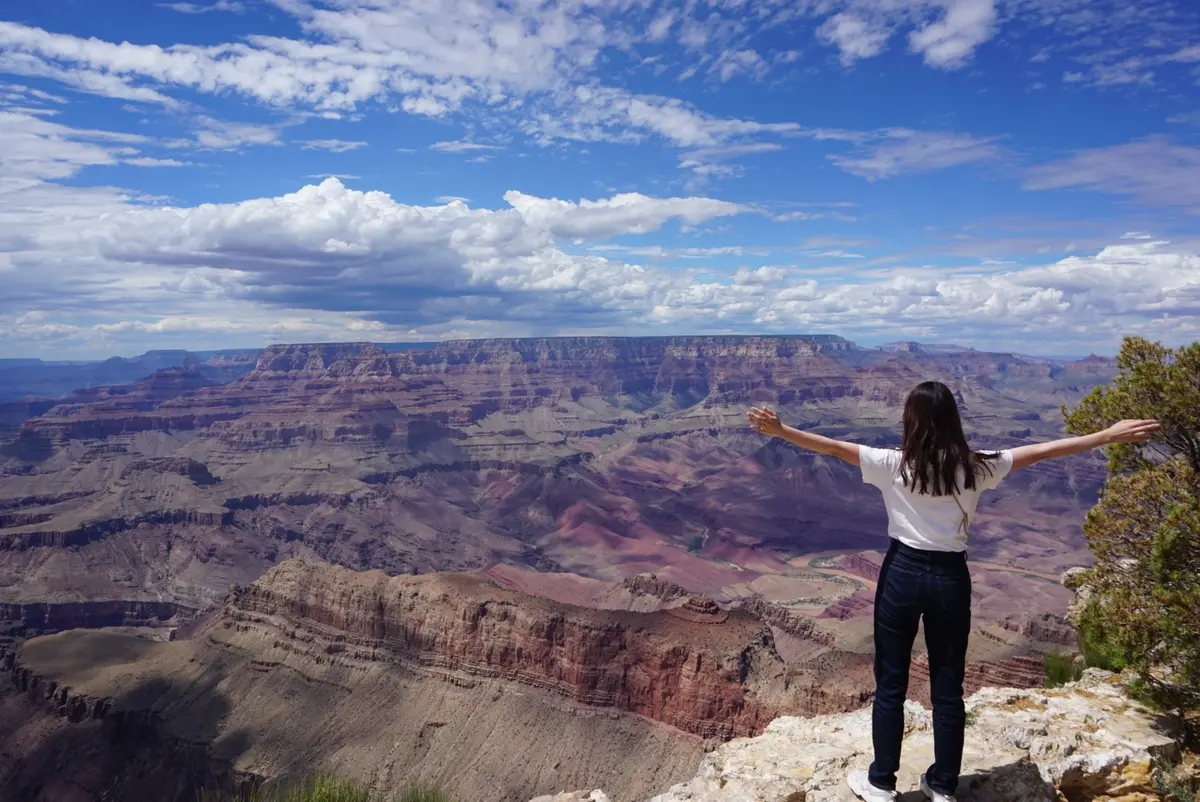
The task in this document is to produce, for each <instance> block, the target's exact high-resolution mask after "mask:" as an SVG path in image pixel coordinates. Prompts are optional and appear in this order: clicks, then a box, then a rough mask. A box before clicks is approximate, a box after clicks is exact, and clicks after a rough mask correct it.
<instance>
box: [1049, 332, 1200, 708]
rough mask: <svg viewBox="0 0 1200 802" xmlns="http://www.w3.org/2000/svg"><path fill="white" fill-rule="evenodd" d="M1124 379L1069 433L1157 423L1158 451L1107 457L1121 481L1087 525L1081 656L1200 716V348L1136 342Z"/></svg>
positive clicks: (1096, 395) (1144, 447)
mask: <svg viewBox="0 0 1200 802" xmlns="http://www.w3.org/2000/svg"><path fill="white" fill-rule="evenodd" d="M1117 362H1118V366H1119V368H1120V373H1119V375H1118V376H1117V377H1116V378H1115V379H1114V380H1113V381H1112V383H1111V384H1110V385H1109V386H1107V387H1098V388H1096V390H1094V391H1093V392H1092V393H1090V394H1089V395H1088V396H1087V397H1085V398H1084V399H1083V400H1082V401H1080V403H1079V404H1078V406H1076V407H1075V409H1074V410H1072V411H1070V412H1069V414H1067V418H1066V420H1067V425H1068V428H1069V429H1070V431H1072V432H1074V433H1078V434H1082V433H1085V432H1091V431H1096V430H1097V429H1100V428H1103V427H1106V426H1108V425H1110V424H1112V423H1114V422H1115V421H1117V420H1121V419H1125V418H1138V419H1146V418H1156V419H1158V420H1159V421H1160V422H1161V423H1162V430H1161V432H1160V433H1159V434H1158V435H1156V436H1155V437H1154V438H1153V439H1152V440H1151V441H1150V442H1148V443H1145V444H1138V445H1133V444H1130V445H1117V446H1111V447H1109V449H1108V457H1109V467H1110V469H1111V471H1112V473H1111V475H1110V477H1109V479H1108V481H1107V483H1106V484H1105V488H1104V493H1103V496H1102V497H1101V499H1100V502H1099V503H1098V504H1097V505H1096V506H1095V507H1094V508H1093V509H1092V510H1091V511H1090V512H1089V513H1088V517H1087V521H1086V523H1085V524H1084V534H1085V535H1086V537H1087V540H1088V544H1089V545H1090V547H1091V549H1092V552H1093V554H1094V555H1095V565H1094V566H1093V568H1091V569H1090V570H1089V571H1088V572H1087V573H1086V574H1085V575H1084V577H1083V580H1082V587H1083V589H1084V597H1083V602H1084V603H1083V606H1082V610H1081V613H1080V614H1079V616H1078V619H1079V620H1078V624H1079V631H1080V648H1081V651H1082V652H1083V655H1084V659H1085V662H1086V663H1087V664H1088V665H1089V666H1097V667H1108V668H1114V669H1129V670H1131V671H1132V672H1134V673H1135V674H1136V676H1137V678H1138V681H1139V685H1140V687H1141V688H1142V689H1144V691H1145V695H1146V696H1147V697H1148V698H1149V699H1151V700H1153V701H1155V702H1157V703H1158V704H1160V705H1163V706H1165V707H1169V708H1178V707H1192V708H1194V707H1196V706H1198V705H1200V343H1193V344H1191V345H1189V346H1185V347H1182V348H1177V349H1171V348H1166V347H1164V346H1162V345H1160V344H1158V343H1152V342H1149V341H1148V340H1145V339H1142V338H1140V337H1129V338H1126V340H1125V342H1124V344H1123V345H1122V347H1121V352H1120V354H1119V356H1118V357H1117Z"/></svg>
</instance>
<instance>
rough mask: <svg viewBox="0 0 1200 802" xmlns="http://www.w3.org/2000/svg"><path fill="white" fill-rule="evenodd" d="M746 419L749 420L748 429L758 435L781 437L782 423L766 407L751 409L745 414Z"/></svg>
mask: <svg viewBox="0 0 1200 802" xmlns="http://www.w3.org/2000/svg"><path fill="white" fill-rule="evenodd" d="M746 417H747V418H749V419H750V427H751V428H752V429H754V431H756V432H759V433H760V434H765V435H767V436H768V437H780V436H782V435H783V421H781V420H779V416H778V415H776V414H775V413H774V412H772V411H771V410H769V409H767V408H766V407H763V408H762V409H759V408H758V407H753V408H751V410H750V411H749V412H747V413H746Z"/></svg>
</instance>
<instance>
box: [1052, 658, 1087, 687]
mask: <svg viewBox="0 0 1200 802" xmlns="http://www.w3.org/2000/svg"><path fill="white" fill-rule="evenodd" d="M1083 663H1084V661H1083V660H1076V659H1075V655H1073V654H1069V653H1065V652H1060V651H1058V650H1057V649H1056V650H1054V651H1052V652H1049V653H1048V654H1047V655H1046V657H1045V666H1046V687H1047V688H1059V687H1061V686H1063V685H1066V684H1067V683H1068V682H1076V681H1077V680H1079V678H1080V677H1082V676H1083V668H1084V665H1083Z"/></svg>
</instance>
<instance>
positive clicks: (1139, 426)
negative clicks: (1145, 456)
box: [1012, 420, 1159, 471]
mask: <svg viewBox="0 0 1200 802" xmlns="http://www.w3.org/2000/svg"><path fill="white" fill-rule="evenodd" d="M1158 429H1159V424H1158V421H1153V420H1123V421H1121V422H1119V423H1114V424H1113V425H1112V426H1110V427H1108V428H1107V429H1105V430H1104V431H1102V432H1094V433H1093V434H1085V435H1083V436H1081V437H1066V438H1064V439H1062V440H1051V441H1050V442H1049V443H1034V444H1033V445H1028V446H1019V447H1017V448H1014V449H1013V450H1012V455H1013V466H1012V469H1013V470H1014V471H1016V470H1019V469H1021V468H1028V467H1029V466H1030V465H1033V464H1034V463H1035V462H1041V461H1042V460H1047V459H1054V458H1055V457H1066V456H1069V455H1071V454H1080V453H1082V452H1084V451H1091V450H1092V449H1093V448H1101V447H1102V446H1107V445H1112V444H1113V443H1141V442H1143V441H1145V440H1148V439H1149V438H1150V436H1151V435H1152V434H1154V433H1155V432H1156V431H1158Z"/></svg>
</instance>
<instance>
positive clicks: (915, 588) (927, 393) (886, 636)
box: [748, 382, 1158, 802]
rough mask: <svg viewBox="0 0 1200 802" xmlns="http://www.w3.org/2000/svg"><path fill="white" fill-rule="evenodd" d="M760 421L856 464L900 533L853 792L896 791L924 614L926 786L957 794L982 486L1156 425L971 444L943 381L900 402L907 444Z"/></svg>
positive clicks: (935, 793) (1132, 423) (871, 801)
mask: <svg viewBox="0 0 1200 802" xmlns="http://www.w3.org/2000/svg"><path fill="white" fill-rule="evenodd" d="M748 417H749V418H750V424H751V426H752V427H753V428H754V429H755V431H758V432H761V433H763V434H766V435H769V436H773V437H782V438H783V439H784V440H787V441H788V442H790V443H794V444H796V445H798V446H800V447H802V448H807V449H809V450H811V451H816V452H818V453H821V454H828V455H831V456H834V457H837V458H839V459H842V460H845V461H846V462H849V463H850V464H851V465H857V466H859V467H860V468H861V470H862V477H863V481H864V482H867V483H869V484H872V485H875V486H876V487H878V488H879V489H880V490H882V491H883V501H884V505H885V506H886V507H887V513H888V534H889V535H890V536H891V539H892V542H891V545H890V547H889V548H888V551H887V557H886V558H884V561H883V567H882V569H881V571H880V574H879V586H878V589H877V590H876V592H875V704H874V708H873V709H872V728H871V729H872V731H871V736H872V741H873V744H874V747H875V760H874V762H873V763H872V764H871V768H870V770H869V771H856V772H853V773H852V774H851V775H850V777H849V779H848V781H849V784H850V788H851V790H853V791H854V793H855V794H856V795H857V796H858V797H859V798H861V799H864V800H868V802H875V800H878V801H879V802H887V801H888V800H894V799H896V771H897V770H898V769H899V768H900V745H901V742H902V741H903V739H904V698H905V695H906V693H907V691H908V669H909V661H910V658H911V656H912V646H913V641H914V639H915V638H916V635H917V624H918V622H919V621H921V620H922V619H924V622H925V645H926V647H927V649H928V653H929V684H930V696H931V698H932V700H933V744H934V763H933V765H932V766H930V767H929V769H928V771H926V772H925V773H924V774H922V775H921V790H922V791H923V792H924V793H925V796H926V797H928V798H929V799H931V800H934V802H954V791H955V788H956V786H957V785H958V775H959V769H960V767H961V764H962V751H963V732H964V729H965V727H966V715H965V712H964V709H963V672H964V670H965V668H966V656H967V639H968V637H969V635H970V631H971V576H970V573H969V572H968V570H967V555H966V548H967V528H968V526H969V525H970V523H971V516H972V515H973V514H974V512H975V506H976V504H977V503H978V502H979V494H980V493H982V492H983V491H985V490H991V489H992V488H994V487H996V486H997V485H999V484H1000V482H1001V481H1002V480H1003V479H1004V477H1005V476H1007V475H1008V473H1009V472H1010V471H1015V470H1019V469H1021V468H1026V467H1028V466H1030V465H1032V464H1034V463H1035V462H1040V461H1042V460H1046V459H1052V458H1054V457H1064V456H1067V455H1068V454H1078V453H1080V452H1082V451H1087V450H1089V449H1093V448H1098V447H1100V446H1105V445H1109V444H1110V443H1136V442H1141V441H1144V440H1146V439H1148V438H1149V437H1150V436H1151V435H1152V434H1153V433H1154V432H1155V431H1156V430H1157V429H1158V423H1157V422H1155V421H1150V420H1126V421H1121V422H1120V423H1117V424H1115V425H1113V426H1111V427H1110V428H1108V429H1106V430H1104V431H1103V432H1097V433H1096V434H1089V435H1086V436H1084V437H1070V438H1066V439H1064V440H1055V441H1054V442H1050V443H1039V444H1037V445H1028V446H1021V447H1019V448H1014V449H1011V450H1007V451H1000V452H995V453H982V452H978V451H972V450H971V448H970V447H969V446H968V445H967V440H966V437H965V436H964V435H963V428H962V421H961V419H960V418H959V414H958V404H957V403H956V402H955V400H954V394H953V393H951V392H950V388H948V387H947V386H946V385H944V384H942V383H941V382H924V383H922V384H919V385H917V387H916V388H915V389H914V390H913V391H912V392H911V393H909V396H908V399H907V400H906V401H905V402H904V440H903V444H902V446H901V448H900V450H898V451H897V450H891V449H881V448H870V447H868V446H860V445H857V444H855V443H845V442H842V441H840V440H832V439H830V438H828V437H821V436H820V435H815V434H809V433H808V432H802V431H798V430H797V429H793V428H792V427H790V426H784V425H783V423H782V422H781V421H780V420H779V417H778V416H777V415H776V414H775V413H774V412H772V411H771V410H769V409H759V408H757V407H755V408H754V409H751V410H750V412H749V415H748Z"/></svg>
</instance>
